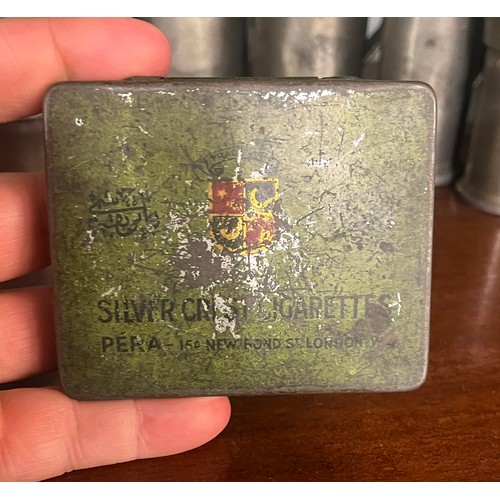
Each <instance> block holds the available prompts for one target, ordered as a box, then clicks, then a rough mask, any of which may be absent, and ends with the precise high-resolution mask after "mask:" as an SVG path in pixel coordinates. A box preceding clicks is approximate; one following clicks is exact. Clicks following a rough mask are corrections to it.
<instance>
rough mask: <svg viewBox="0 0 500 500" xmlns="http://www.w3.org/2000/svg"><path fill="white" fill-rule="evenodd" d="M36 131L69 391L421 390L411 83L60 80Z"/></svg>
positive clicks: (420, 170) (424, 251)
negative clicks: (42, 131) (41, 134)
mask: <svg viewBox="0 0 500 500" xmlns="http://www.w3.org/2000/svg"><path fill="white" fill-rule="evenodd" d="M45 126H46V145H47V151H46V154H47V172H48V186H49V205H50V220H51V238H52V242H51V243H52V254H53V268H54V282H55V283H54V285H55V298H56V326H57V342H58V354H59V367H60V375H61V379H62V383H63V386H64V388H65V390H66V391H67V392H68V393H69V394H70V395H71V396H73V397H74V398H77V399H115V398H129V397H132V398H138V397H162V396H184V395H212V394H269V393H270V394H276V393H291V392H292V393H299V392H334V391H400V390H408V389H414V388H416V387H418V386H419V385H420V384H421V383H422V381H423V379H424V377H425V373H426V366H427V350H428V329H429V303H430V268H431V234H432V214H433V175H434V136H435V98H434V94H433V92H432V90H431V89H430V88H429V87H428V86H426V85H425V84H420V83H409V82H404V83H403V82H398V83H395V82H369V81H362V80H337V79H274V80H273V79H258V80H257V79H236V80H230V79H228V80H218V79H168V78H167V79H158V80H151V81H148V80H144V81H123V82H84V83H62V84H57V85H56V86H54V87H52V89H51V90H50V91H49V92H48V95H47V97H46V102H45Z"/></svg>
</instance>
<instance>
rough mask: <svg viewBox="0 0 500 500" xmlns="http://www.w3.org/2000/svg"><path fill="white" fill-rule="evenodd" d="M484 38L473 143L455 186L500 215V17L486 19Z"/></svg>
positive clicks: (468, 198) (477, 204)
mask: <svg viewBox="0 0 500 500" xmlns="http://www.w3.org/2000/svg"><path fill="white" fill-rule="evenodd" d="M484 42H485V44H486V60H485V64H484V70H483V80H482V82H481V86H480V88H479V99H478V103H477V109H476V111H475V114H474V121H473V129H472V140H471V146H470V150H469V156H468V160H467V165H466V167H465V172H464V175H463V177H462V178H461V179H460V180H459V181H458V183H457V185H456V189H457V191H458V192H459V193H460V195H461V196H462V197H463V198H464V199H465V200H466V201H468V202H469V203H470V204H471V205H473V206H474V207H476V208H478V209H479V210H482V211H484V212H488V213H492V214H495V215H500V18H491V19H486V21H485V34H484Z"/></svg>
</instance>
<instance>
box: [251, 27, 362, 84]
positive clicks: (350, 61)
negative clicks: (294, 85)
mask: <svg viewBox="0 0 500 500" xmlns="http://www.w3.org/2000/svg"><path fill="white" fill-rule="evenodd" d="M248 22H249V29H248V51H249V68H250V74H251V75H252V76H269V77H271V76H276V77H280V76H321V77H325V76H360V75H361V64H362V59H363V54H364V48H365V32H366V18H365V17H316V18H314V17H310V18H309V17H307V18H302V17H301V18H298V17H281V18H275V17H264V18H263V17H257V18H250V19H249V21H248Z"/></svg>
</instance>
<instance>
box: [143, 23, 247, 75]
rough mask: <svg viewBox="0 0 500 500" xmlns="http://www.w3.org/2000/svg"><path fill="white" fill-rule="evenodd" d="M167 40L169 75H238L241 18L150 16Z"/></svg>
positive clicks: (241, 53)
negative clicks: (170, 59) (170, 57)
mask: <svg viewBox="0 0 500 500" xmlns="http://www.w3.org/2000/svg"><path fill="white" fill-rule="evenodd" d="M149 21H150V22H151V23H152V24H154V25H155V26H157V27H158V28H159V29H160V30H161V31H162V32H163V34H164V35H165V36H166V37H167V39H168V41H169V42H170V48H171V51H172V65H171V67H170V71H169V73H168V75H169V76H184V77H189V76H206V77H231V76H242V75H243V71H244V63H245V51H244V45H245V29H246V28H245V18H235V17H152V18H149Z"/></svg>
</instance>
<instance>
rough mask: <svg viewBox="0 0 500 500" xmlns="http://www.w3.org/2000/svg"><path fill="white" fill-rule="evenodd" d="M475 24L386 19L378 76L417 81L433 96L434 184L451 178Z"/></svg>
mask: <svg viewBox="0 0 500 500" xmlns="http://www.w3.org/2000/svg"><path fill="white" fill-rule="evenodd" d="M476 30H477V23H476V22H475V21H474V20H473V19H471V18H458V17H457V18H450V17H439V18H427V17H426V18H421V17H408V18H386V19H385V20H384V27H383V35H382V61H381V70H380V78H382V79H383V80H418V81H423V82H425V83H428V84H429V85H430V86H431V87H432V88H433V89H434V91H435V92H436V96H437V104H438V112H437V144H436V176H435V184H436V185H437V186H443V185H446V184H449V183H450V182H451V181H452V180H453V178H454V177H455V168H454V161H455V146H456V141H457V133H458V130H459V125H460V121H461V118H462V116H463V107H464V96H465V93H466V84H467V81H468V77H469V68H470V62H471V54H472V50H473V43H474V40H475V36H474V34H475V31H476Z"/></svg>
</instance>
